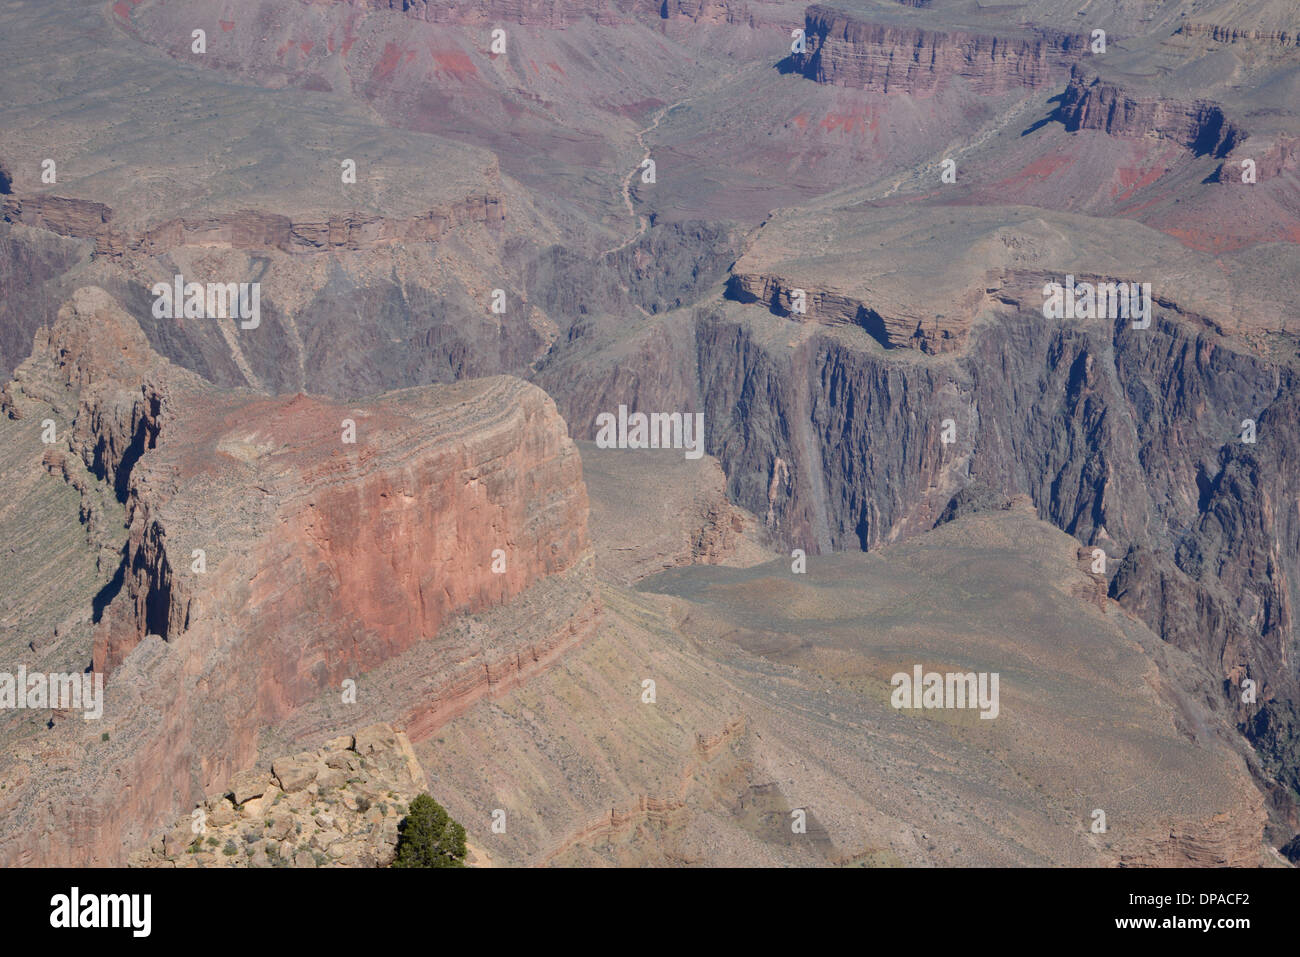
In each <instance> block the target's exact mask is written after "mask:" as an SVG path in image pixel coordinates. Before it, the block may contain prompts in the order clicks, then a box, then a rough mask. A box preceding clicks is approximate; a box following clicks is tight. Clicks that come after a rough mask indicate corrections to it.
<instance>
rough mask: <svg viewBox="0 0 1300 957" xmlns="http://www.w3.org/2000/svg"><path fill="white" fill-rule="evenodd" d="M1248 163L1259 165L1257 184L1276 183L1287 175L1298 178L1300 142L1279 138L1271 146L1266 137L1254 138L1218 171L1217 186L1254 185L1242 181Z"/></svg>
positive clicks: (1240, 144) (1234, 150) (1287, 137)
mask: <svg viewBox="0 0 1300 957" xmlns="http://www.w3.org/2000/svg"><path fill="white" fill-rule="evenodd" d="M1246 160H1251V161H1253V162H1254V164H1255V180H1256V182H1261V183H1262V182H1264V181H1266V180H1270V179H1276V178H1277V177H1279V176H1281V175H1282V174H1284V173H1290V174H1293V175H1294V173H1295V172H1296V170H1297V169H1300V138H1296V137H1291V136H1278V137H1275V138H1273V139H1272V141H1271V142H1270V141H1269V140H1268V139H1266V138H1265V137H1262V136H1259V137H1257V136H1252V137H1251V138H1250V139H1249V140H1247V141H1246V142H1244V143H1239V144H1238V145H1237V146H1236V147H1235V148H1234V149H1233V150H1232V152H1231V153H1229V154H1228V155H1227V156H1225V157H1224V159H1223V162H1222V163H1221V164H1220V165H1219V168H1218V169H1217V170H1216V171H1215V174H1214V179H1215V182H1218V183H1223V184H1224V185H1225V186H1243V185H1251V184H1250V183H1247V182H1245V181H1244V180H1243V179H1242V176H1243V174H1244V173H1245V171H1246V167H1245V166H1243V163H1244V162H1245V161H1246Z"/></svg>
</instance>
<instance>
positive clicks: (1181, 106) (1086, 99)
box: [1056, 67, 1244, 157]
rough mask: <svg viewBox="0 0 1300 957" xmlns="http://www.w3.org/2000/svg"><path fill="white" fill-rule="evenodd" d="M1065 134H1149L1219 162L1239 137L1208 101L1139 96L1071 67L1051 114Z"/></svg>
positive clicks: (1235, 130) (1235, 129) (1215, 104)
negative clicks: (1092, 132) (1060, 96)
mask: <svg viewBox="0 0 1300 957" xmlns="http://www.w3.org/2000/svg"><path fill="white" fill-rule="evenodd" d="M1056 115H1057V118H1058V119H1059V120H1060V121H1061V122H1062V123H1064V124H1065V128H1066V129H1067V130H1071V131H1074V130H1102V131H1103V132H1105V133H1108V134H1110V135H1111V136H1126V137H1138V136H1147V135H1155V136H1160V137H1163V138H1165V139H1169V140H1173V141H1174V142H1175V143H1178V144H1179V145H1180V146H1184V147H1186V148H1187V149H1190V150H1193V151H1194V152H1196V153H1197V154H1198V155H1203V154H1210V155H1212V156H1218V157H1222V156H1225V155H1227V154H1228V153H1229V152H1230V151H1231V150H1232V148H1233V147H1234V146H1236V145H1237V144H1238V143H1240V142H1241V141H1242V139H1243V138H1244V133H1243V132H1242V131H1241V130H1240V129H1239V128H1238V127H1237V126H1236V125H1235V124H1233V123H1232V122H1231V121H1229V119H1228V118H1227V117H1226V116H1225V115H1224V113H1223V109H1222V108H1221V107H1220V106H1219V105H1218V104H1217V103H1214V102H1212V101H1210V100H1191V101H1186V102H1184V101H1179V100H1169V99H1164V98H1161V97H1156V96H1139V95H1137V94H1133V93H1130V92H1129V91H1127V90H1125V89H1123V88H1122V87H1120V86H1118V85H1116V84H1114V83H1109V82H1106V81H1105V80H1103V79H1102V78H1101V77H1098V76H1093V75H1090V74H1089V73H1088V72H1087V71H1085V70H1083V69H1081V68H1078V67H1076V68H1075V69H1074V70H1073V72H1072V73H1071V75H1070V83H1069V86H1067V87H1066V89H1065V94H1064V97H1063V98H1062V100H1061V103H1060V105H1059V106H1058V107H1057V111H1056Z"/></svg>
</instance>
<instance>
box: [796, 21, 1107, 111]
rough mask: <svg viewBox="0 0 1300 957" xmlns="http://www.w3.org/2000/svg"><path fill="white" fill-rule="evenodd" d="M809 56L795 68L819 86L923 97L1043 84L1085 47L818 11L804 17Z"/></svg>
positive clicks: (1061, 36) (1072, 40) (1038, 36)
mask: <svg viewBox="0 0 1300 957" xmlns="http://www.w3.org/2000/svg"><path fill="white" fill-rule="evenodd" d="M804 30H805V32H806V34H807V37H808V51H807V52H806V53H803V54H795V56H794V64H795V67H796V69H798V70H799V71H800V72H801V73H803V74H804V75H805V76H807V77H808V78H810V79H813V80H816V81H817V82H819V83H830V84H834V85H836V86H847V87H854V88H856V89H862V90H870V91H872V92H875V93H908V94H912V95H914V96H915V95H922V96H925V95H930V94H932V93H934V92H936V91H937V90H938V89H939V88H940V87H941V86H942V85H944V84H946V83H948V82H950V81H951V79H952V78H953V77H962V78H963V79H965V80H966V81H967V82H969V83H970V85H971V86H972V88H973V89H974V90H975V91H976V92H978V93H984V94H996V93H1004V92H1006V91H1007V90H1012V89H1018V88H1032V87H1038V86H1043V85H1044V84H1046V83H1048V82H1051V80H1052V79H1053V78H1054V76H1055V75H1060V74H1062V73H1063V71H1064V69H1065V67H1066V66H1067V65H1068V64H1069V63H1070V62H1072V61H1073V60H1076V59H1077V58H1078V57H1079V56H1080V55H1081V54H1082V51H1083V50H1084V49H1085V47H1086V38H1085V37H1083V36H1080V35H1075V34H1068V33H1060V32H1054V31H1038V32H1032V33H1030V32H1022V33H1008V34H1005V35H995V34H992V33H972V32H965V31H951V32H949V31H936V30H926V29H921V28H918V27H914V26H910V25H907V24H881V23H868V22H865V21H862V20H859V19H856V18H854V17H852V16H849V15H846V14H845V13H843V12H842V11H839V10H835V9H833V8H831V7H823V6H819V5H813V6H810V7H809V8H808V9H807V11H806V14H805V24H804Z"/></svg>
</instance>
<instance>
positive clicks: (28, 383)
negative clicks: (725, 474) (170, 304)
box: [0, 289, 599, 865]
mask: <svg viewBox="0 0 1300 957" xmlns="http://www.w3.org/2000/svg"><path fill="white" fill-rule="evenodd" d="M20 373H21V374H20V375H17V376H16V377H15V383H12V384H11V385H10V387H9V388H8V389H7V390H6V392H5V395H4V407H5V409H6V410H8V411H9V412H10V414H11V415H26V416H44V415H52V416H53V417H55V418H56V419H60V420H63V421H66V422H70V426H65V427H64V428H63V429H61V434H63V433H64V432H65V431H66V433H67V434H68V435H69V437H70V445H71V447H72V449H73V450H74V451H75V452H77V453H79V454H80V455H81V456H82V458H83V459H84V460H85V461H86V463H87V465H88V467H89V468H90V469H91V471H92V472H93V473H94V474H96V475H98V476H100V477H101V478H103V479H104V480H105V481H107V482H112V483H113V484H114V485H115V486H116V487H117V488H118V489H120V490H121V494H122V495H123V496H124V498H125V502H126V507H127V520H128V523H129V532H128V540H127V543H126V546H125V549H124V558H123V565H122V575H121V580H120V588H119V589H118V590H117V592H116V594H115V595H114V596H113V597H112V599H111V601H110V602H109V603H108V606H107V609H106V611H105V613H104V615H103V618H102V620H101V621H100V623H99V625H98V626H97V631H96V637H95V647H94V666H95V669H96V670H97V671H103V672H105V673H106V674H107V676H108V678H107V681H106V687H105V717H104V719H103V727H104V728H105V729H109V728H111V730H112V741H111V750H110V748H109V747H107V746H106V747H105V748H102V749H94V750H93V751H92V750H91V749H84V750H82V746H81V745H80V744H79V743H78V742H79V739H78V736H79V735H80V736H87V740H89V737H88V736H89V735H91V734H92V733H93V735H94V736H95V737H96V738H97V736H98V732H99V730H100V726H99V725H95V723H93V722H86V723H84V724H85V727H77V725H81V724H83V722H79V721H78V722H71V721H70V722H66V723H65V724H64V725H61V726H60V727H57V728H55V729H54V730H53V731H52V732H51V735H50V736H49V737H46V738H42V739H41V748H42V750H41V751H37V752H35V753H32V754H29V755H27V759H26V760H24V761H20V762H19V763H18V764H17V765H13V764H11V765H10V766H8V767H5V768H0V778H3V779H4V780H6V781H7V782H9V783H12V784H13V785H14V788H15V790H12V791H10V789H6V790H7V791H10V793H7V794H6V806H5V808H4V810H5V811H7V819H8V821H9V822H10V823H11V824H14V825H15V826H14V827H12V828H9V833H8V836H7V837H6V838H3V839H0V861H3V862H6V863H9V864H13V863H22V862H31V861H35V860H39V861H40V862H41V863H44V864H51V865H53V864H68V863H73V862H77V861H79V862H82V863H85V862H87V861H93V862H96V863H112V862H115V861H119V860H121V859H123V858H124V857H125V855H126V853H128V852H129V851H130V850H131V848H132V847H134V846H138V845H139V843H140V842H141V840H142V839H143V838H144V837H146V836H147V835H148V834H149V833H150V832H151V831H153V830H154V829H155V828H157V827H158V826H160V823H161V822H162V821H164V820H165V819H167V818H169V817H173V816H174V815H175V814H176V813H178V812H185V811H187V810H188V807H189V806H190V805H189V803H188V802H190V801H191V800H194V799H197V797H198V796H199V795H201V794H202V793H208V792H210V791H212V790H213V789H214V788H219V787H221V786H222V785H223V784H224V782H225V780H226V778H227V777H228V775H229V774H230V773H232V772H233V771H234V770H238V769H240V768H243V767H247V766H249V765H251V764H252V763H253V762H254V761H255V759H256V755H257V739H258V734H259V730H260V729H261V728H264V727H266V726H268V725H271V726H274V725H275V724H276V723H277V722H279V721H281V720H283V719H286V718H288V717H289V716H291V715H292V714H293V713H294V712H295V710H296V709H298V708H299V707H301V706H303V705H304V704H306V703H308V702H310V701H312V700H313V699H318V698H320V697H321V696H322V695H325V696H329V697H332V698H333V699H334V700H337V698H338V694H339V688H340V686H341V683H342V682H343V681H344V680H345V679H361V678H362V677H363V676H364V675H365V674H366V673H367V672H368V671H370V670H371V669H374V668H376V667H377V666H379V665H381V664H383V663H385V662H388V661H390V660H391V659H393V658H395V657H397V656H398V655H400V654H402V653H403V652H405V651H408V650H409V649H411V648H412V647H413V646H414V645H416V644H417V643H419V642H421V641H425V642H430V643H431V646H432V647H435V648H436V647H439V642H442V641H448V640H456V639H455V634H453V633H450V632H449V633H447V634H448V635H450V636H451V637H448V638H439V636H440V634H443V633H444V627H445V626H446V625H448V624H449V623H451V622H452V621H453V620H454V619H456V618H457V617H458V616H463V615H468V614H473V613H475V612H479V611H484V610H490V609H494V608H499V607H503V606H506V605H508V604H509V603H511V602H512V600H514V599H515V598H516V597H518V596H521V595H524V594H525V593H528V592H529V589H530V587H531V586H533V585H534V584H535V583H538V582H540V581H542V580H550V579H556V580H559V579H563V580H565V581H568V582H570V588H569V592H570V593H571V594H572V596H573V605H574V609H575V617H576V620H579V621H580V622H581V623H582V624H581V627H579V628H577V629H575V628H571V627H570V628H564V629H562V630H561V632H560V633H558V634H551V633H547V634H540V633H539V634H529V633H528V628H529V625H528V624H525V625H523V626H522V628H521V629H520V631H521V632H522V633H521V634H518V635H512V636H509V641H505V640H502V641H500V642H498V643H497V645H499V646H500V648H501V649H502V650H501V651H500V657H502V660H501V661H496V660H495V659H493V658H491V655H487V656H485V655H484V654H483V650H484V649H483V648H482V642H481V641H479V642H476V643H475V647H474V648H472V649H468V648H467V649H464V650H463V651H462V650H457V649H443V651H445V652H446V653H447V654H449V655H450V656H451V658H452V659H455V660H460V659H465V660H470V659H472V661H473V662H477V664H475V665H474V667H475V668H477V672H475V671H474V670H472V669H471V670H470V671H468V672H466V671H465V669H463V668H462V669H460V670H459V671H456V670H455V669H450V670H444V672H439V673H438V674H437V675H434V676H432V677H430V679H429V681H426V682H424V683H423V684H421V685H419V686H418V687H412V688H410V689H406V691H405V692H404V693H406V694H409V695H411V696H412V698H413V700H411V701H406V700H405V699H403V700H392V701H387V700H386V701H385V702H384V703H385V705H386V706H387V707H388V708H389V710H396V711H401V710H403V709H405V710H407V711H410V712H411V713H413V714H418V715H421V716H422V720H423V721H424V723H425V724H427V725H428V727H422V729H421V730H422V731H423V732H424V733H429V732H430V731H431V730H432V729H433V728H435V727H436V726H437V724H438V723H439V722H438V720H436V719H437V718H438V717H439V716H445V715H447V714H450V713H454V710H455V709H453V708H450V707H440V705H439V702H440V700H442V699H443V698H445V697H448V696H450V697H451V698H453V699H454V702H455V704H456V706H457V707H458V708H463V707H465V706H467V704H468V703H470V702H472V701H473V700H475V699H477V698H478V697H482V696H483V695H484V694H488V693H489V692H491V691H495V690H496V689H495V688H494V687H493V686H492V679H493V676H494V675H495V676H496V678H497V680H500V679H501V676H502V675H503V674H507V675H510V676H512V677H511V681H512V682H515V683H517V681H518V680H522V677H525V676H526V675H527V674H528V673H530V669H531V670H535V668H536V667H537V666H540V665H541V664H544V663H545V662H546V661H549V660H551V659H552V658H553V657H554V655H555V654H558V651H559V650H560V649H562V647H564V646H567V644H571V643H572V642H573V641H575V640H580V639H581V638H582V637H583V635H584V634H585V631H584V630H583V629H586V628H590V627H591V626H592V624H593V623H594V616H595V612H598V609H599V600H598V598H596V597H595V595H594V592H590V591H584V587H585V580H584V579H583V578H582V575H581V573H582V572H583V571H584V569H588V568H589V566H590V561H591V554H590V547H589V544H588V540H587V531H586V517H587V500H586V491H585V487H584V485H583V481H582V470H581V462H580V459H579V456H578V453H577V450H576V448H575V447H574V445H573V443H572V442H571V440H570V439H569V437H568V434H567V430H566V428H565V425H564V422H563V420H562V419H560V417H559V415H558V414H557V413H556V410H555V406H554V404H553V403H552V402H551V400H550V399H549V398H548V397H547V396H546V395H545V393H543V392H542V391H541V390H539V389H537V388H535V387H533V386H531V385H528V384H526V383H524V382H523V381H521V380H518V379H513V378H509V377H505V376H501V377H496V378H490V379H483V380H475V381H466V382H461V383H457V384H455V385H451V386H438V387H427V388H415V389H407V390H402V391H399V392H395V393H389V394H386V395H383V396H380V397H378V398H375V399H372V400H369V401H367V402H365V403H363V404H358V405H355V406H349V405H344V404H339V403H333V402H329V401H325V400H321V399H316V398H313V397H308V396H303V395H298V396H293V397H276V398H271V397H266V396H263V395H259V394H255V393H251V392H242V393H220V392H218V391H217V390H215V389H212V388H211V387H209V386H208V385H207V384H206V383H204V382H202V381H201V380H199V379H198V378H197V377H196V376H193V375H192V374H190V373H188V372H185V371H184V370H180V369H177V368H175V367H173V366H170V365H169V364H168V363H166V362H165V360H162V359H161V358H160V357H158V356H157V355H156V354H154V353H152V351H151V350H150V349H149V347H148V344H147V342H146V340H145V339H144V336H143V334H142V333H141V331H140V329H139V327H138V326H136V324H135V322H134V320H132V319H131V318H130V317H129V316H127V315H125V314H124V313H123V312H122V311H121V310H120V309H119V308H118V307H117V306H116V304H115V303H114V302H112V300H111V299H110V298H109V297H108V296H107V295H106V294H104V293H103V292H102V291H100V290H92V289H83V290H80V291H79V292H78V294H77V295H76V297H75V298H74V300H73V301H72V302H71V303H69V304H68V305H66V306H65V307H64V309H63V310H62V311H61V313H60V319H59V322H58V323H57V324H56V326H55V327H54V328H53V329H52V330H49V331H43V333H42V335H41V336H38V340H37V343H36V350H35V354H34V355H33V357H32V358H31V359H29V360H28V361H27V362H26V363H25V364H24V365H23V367H22V368H21V369H20ZM38 420H39V419H38ZM345 420H347V422H351V423H355V429H356V441H355V443H346V442H344V441H343V435H344V430H345V429H346V428H348V424H347V422H345ZM496 549H500V550H501V553H502V555H503V557H504V562H505V565H504V571H503V572H500V573H498V571H497V570H494V563H493V558H494V555H493V552H494V550H496ZM198 550H202V552H203V554H204V566H205V567H204V569H203V571H201V572H198V571H196V570H195V568H196V566H195V564H194V563H195V555H196V552H197V551H198ZM500 568H501V565H500V564H499V563H498V564H497V569H500ZM575 575H576V576H578V577H576V578H575V577H574V576H575ZM593 608H594V610H595V611H594V612H593ZM572 620H574V619H571V621H572ZM533 627H535V628H536V627H539V626H536V625H534V626H533ZM434 639H438V640H437V641H435V640H434ZM510 642H513V643H514V644H511V643H510ZM516 644H517V645H520V646H521V647H523V646H526V647H527V649H528V650H527V655H526V657H528V658H529V659H531V660H534V661H536V662H538V663H539V664H538V665H526V664H525V663H524V662H523V661H522V660H521V659H520V655H519V654H518V653H517V652H516V649H515V647H514V646H515V645H516ZM494 647H495V646H494ZM440 682H441V683H440ZM390 690H391V689H390ZM416 700H418V701H420V702H423V704H422V705H421V706H419V707H417V706H416V704H415V701H416ZM443 720H445V717H444V718H443ZM55 753H58V754H60V755H62V758H61V759H59V763H60V764H66V765H67V767H64V768H63V769H62V772H61V773H60V774H53V775H51V774H46V773H39V774H38V773H35V772H34V769H35V768H36V767H38V766H40V765H41V764H44V763H47V762H48V761H50V760H52V758H51V757H50V755H52V754H55ZM68 755H72V757H68ZM78 755H80V756H79V757H78ZM123 782H129V784H130V787H129V789H128V790H127V791H126V792H123ZM68 795H81V797H79V798H77V799H76V800H77V802H78V807H77V808H75V809H74V808H72V807H71V805H70V804H69V798H68ZM20 796H21V800H18V799H19V798H20Z"/></svg>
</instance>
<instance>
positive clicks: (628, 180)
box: [600, 97, 689, 257]
mask: <svg viewBox="0 0 1300 957" xmlns="http://www.w3.org/2000/svg"><path fill="white" fill-rule="evenodd" d="M687 99H689V97H688V98H687ZM685 102H686V100H685V99H682V100H678V101H677V102H676V103H674V104H672V105H671V106H665V107H662V108H660V109H659V110H658V111H656V112H655V115H654V119H653V121H652V122H651V123H650V125H649V126H647V127H646V128H645V129H643V130H640V131H639V132H638V133H637V134H636V142H637V145H638V146H640V147H641V150H642V153H643V155H642V157H641V162H639V163H637V164H636V166H634V167H632V169H631V171H629V172H628V174H627V176H626V177H624V179H623V205H624V206H625V207H627V214H628V215H629V216H633V217H635V218H636V220H637V230H636V232H635V233H633V234H632V235H631V236H630V237H629V238H628V239H626V240H624V241H623V242H622V243H620V244H619V245H617V246H613V247H611V248H609V249H606V250H605V251H604V252H602V253H601V254H600V255H601V256H602V257H604V256H609V255H611V254H613V253H617V252H622V251H623V250H624V249H627V247H628V246H631V245H632V244H633V243H634V242H636V241H637V240H638V239H640V238H641V237H642V236H644V235H645V231H646V230H647V229H649V228H650V219H649V217H648V216H642V215H640V214H638V213H637V211H636V209H635V207H633V205H632V178H633V177H634V176H636V175H637V174H638V173H640V172H641V166H642V164H643V163H645V161H646V160H648V159H649V158H650V147H648V146H646V142H645V138H646V136H647V135H648V134H650V133H653V132H654V131H655V130H657V129H658V128H659V124H660V123H661V122H662V121H663V118H664V117H665V116H667V115H668V114H669V113H671V112H672V111H673V110H675V109H677V107H679V106H681V105H682V104H683V103H685Z"/></svg>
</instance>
